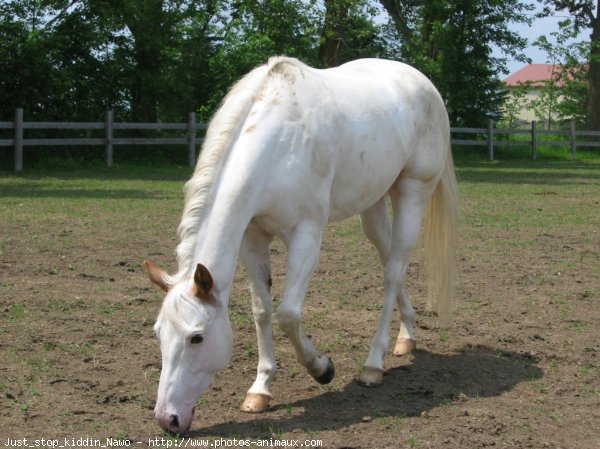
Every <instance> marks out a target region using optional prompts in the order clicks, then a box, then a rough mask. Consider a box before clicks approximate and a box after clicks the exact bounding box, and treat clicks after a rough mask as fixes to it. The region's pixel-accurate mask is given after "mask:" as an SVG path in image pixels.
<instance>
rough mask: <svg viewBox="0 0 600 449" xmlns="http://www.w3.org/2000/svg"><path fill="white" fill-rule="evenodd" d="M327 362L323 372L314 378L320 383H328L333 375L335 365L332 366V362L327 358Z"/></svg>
mask: <svg viewBox="0 0 600 449" xmlns="http://www.w3.org/2000/svg"><path fill="white" fill-rule="evenodd" d="M328 361H329V363H328V364H327V369H326V370H325V372H324V373H323V374H321V375H320V376H319V377H315V380H316V381H317V382H319V383H320V384H321V385H325V384H328V383H329V382H331V381H332V380H333V378H334V377H335V366H333V362H332V361H331V359H328Z"/></svg>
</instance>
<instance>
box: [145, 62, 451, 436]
mask: <svg viewBox="0 0 600 449" xmlns="http://www.w3.org/2000/svg"><path fill="white" fill-rule="evenodd" d="M387 198H389V200H390V201H389V202H390V203H391V206H392V210H393V219H390V214H389V210H388V207H387V203H386V201H387ZM428 204H429V205H430V206H429V218H428V220H427V230H426V254H427V258H428V260H429V262H431V264H430V267H429V269H430V271H431V274H432V275H433V276H432V283H431V287H432V288H431V289H430V290H431V291H432V295H430V298H431V297H433V305H435V306H436V309H437V312H438V314H439V316H440V317H441V319H443V320H447V319H448V313H449V309H450V301H451V296H452V293H453V288H454V273H455V261H454V257H455V240H456V237H455V235H456V232H455V231H456V215H457V188H456V178H455V174H454V166H453V162H452V157H451V153H450V143H449V125H448V116H447V113H446V110H445V107H444V103H443V101H442V99H441V98H440V95H439V94H438V92H437V91H436V89H435V88H434V86H433V85H432V84H431V83H430V82H429V80H428V79H427V78H426V77H425V76H423V75H422V74H421V73H419V72H418V71H417V70H415V69H413V68H411V67H409V66H407V65H404V64H401V63H398V62H392V61H385V60H377V59H365V60H358V61H354V62H350V63H348V64H345V65H343V66H341V67H339V68H334V69H328V70H316V69H313V68H310V67H308V66H306V65H304V64H302V63H301V62H299V61H297V60H295V59H290V58H272V59H271V60H269V62H268V64H266V65H264V66H261V67H258V68H256V69H254V70H253V71H252V72H250V73H249V74H248V75H246V76H245V77H244V78H243V79H242V80H241V81H239V82H238V83H237V84H236V85H235V86H234V87H233V89H232V90H231V92H230V93H229V94H228V95H227V97H226V98H225V100H224V102H223V104H222V106H221V108H220V109H219V111H218V112H217V113H216V115H215V116H214V118H213V120H212V121H211V123H210V126H209V128H208V131H207V135H206V139H205V142H204V146H203V149H202V152H201V154H200V158H199V161H198V164H197V167H196V170H195V172H194V175H193V176H192V178H191V179H190V180H189V181H188V182H187V184H186V186H185V207H184V211H183V217H182V219H181V224H180V226H179V237H180V244H179V245H178V247H177V259H178V263H179V272H178V273H177V274H175V275H173V276H169V275H168V274H166V273H165V272H164V271H162V270H161V269H160V268H158V267H157V266H156V265H155V264H154V263H152V262H150V261H146V262H145V265H146V268H147V270H148V273H149V277H150V279H151V281H152V282H153V283H155V284H157V285H158V286H160V287H161V288H162V289H163V290H164V291H165V292H167V294H166V297H165V299H164V302H163V304H162V308H161V310H160V313H159V315H158V319H157V321H156V325H155V331H156V335H157V337H158V339H159V341H160V347H161V352H162V372H161V375H160V382H159V387H158V397H157V401H156V408H155V414H156V419H157V420H158V422H159V424H160V425H161V426H162V427H163V428H164V429H166V430H168V431H171V432H186V431H187V430H188V429H189V428H190V426H191V423H192V420H193V417H194V410H195V405H196V402H197V400H198V398H199V396H200V395H201V394H202V393H203V392H204V391H205V390H206V389H207V387H208V386H209V384H210V382H211V381H212V379H213V377H214V375H215V373H216V372H217V371H220V370H222V369H224V368H225V367H226V366H227V365H228V363H229V360H230V356H231V348H232V330H231V324H230V321H229V316H228V310H227V309H228V298H229V292H230V289H231V286H232V282H233V278H234V273H235V269H236V260H237V258H238V255H239V256H240V259H241V261H242V263H243V265H244V267H245V269H246V271H247V274H248V277H249V280H250V285H251V291H252V311H253V315H254V320H255V324H256V333H257V338H258V352H259V361H258V368H257V375H256V380H255V382H254V384H253V385H252V387H251V388H250V389H249V390H248V393H247V395H246V399H245V401H244V403H243V405H242V410H244V411H247V412H254V413H257V412H263V411H265V410H266V409H267V408H268V405H269V401H270V399H271V383H272V381H273V377H274V375H275V368H276V363H275V356H274V352H273V340H272V332H271V317H272V298H271V294H270V286H271V274H270V261H269V245H270V243H271V241H272V239H273V237H274V236H278V237H280V238H281V239H283V241H284V242H285V244H286V246H287V275H286V285H285V291H284V294H283V297H282V299H281V305H280V306H279V309H278V320H279V326H280V327H281V329H282V330H283V331H284V332H285V334H286V335H287V336H288V338H289V339H290V341H291V342H292V345H293V346H294V348H295V350H296V354H297V358H298V361H299V362H300V363H301V364H302V365H303V366H304V367H305V368H306V369H307V370H308V372H309V373H310V375H311V376H312V377H314V378H315V379H316V380H317V381H318V382H320V383H328V382H330V381H331V380H332V379H333V376H334V368H333V364H332V362H331V360H330V359H329V358H328V357H326V356H324V355H322V354H321V353H320V352H319V351H317V350H316V349H315V347H314V346H313V345H312V343H311V342H310V340H309V339H307V338H306V336H305V335H304V333H303V332H302V329H301V325H300V318H301V315H302V303H303V300H304V295H305V293H306V290H307V287H308V284H309V281H310V278H311V276H312V274H313V271H314V269H315V267H316V265H317V261H318V258H319V252H320V246H321V238H322V236H323V230H324V229H325V227H326V225H327V223H328V222H329V221H331V220H341V219H344V218H346V217H350V216H352V215H355V214H360V217H361V222H362V228H363V230H364V233H365V234H366V235H367V237H368V238H369V239H370V240H371V242H373V244H374V245H375V247H376V248H377V251H378V253H379V257H380V259H381V263H382V265H383V267H384V269H385V271H384V273H385V293H384V305H383V309H382V311H381V318H380V320H379V325H378V328H377V331H376V332H375V336H374V337H373V340H372V343H371V346H370V350H369V354H368V356H367V359H366V361H365V364H364V368H363V371H362V373H361V375H360V378H359V380H360V381H361V382H362V383H363V384H365V385H377V384H380V383H381V381H382V376H383V373H384V366H383V359H384V355H385V352H386V350H387V347H388V340H389V338H388V337H389V328H390V321H391V318H392V313H393V309H394V307H395V306H396V305H398V308H399V311H400V321H401V323H400V334H399V335H398V339H397V342H396V346H395V350H394V353H395V354H397V355H402V354H406V353H408V352H410V351H411V350H412V349H413V348H414V347H415V344H416V338H415V332H414V320H415V313H414V311H413V308H412V306H411V304H410V301H409V298H408V295H407V292H406V288H405V282H404V281H405V274H406V267H407V263H408V258H409V253H410V252H411V250H412V248H413V246H414V245H415V242H416V240H417V237H418V234H419V230H420V225H421V221H422V217H423V215H424V211H425V208H426V206H427V205H428Z"/></svg>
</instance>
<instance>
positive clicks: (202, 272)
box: [194, 263, 213, 299]
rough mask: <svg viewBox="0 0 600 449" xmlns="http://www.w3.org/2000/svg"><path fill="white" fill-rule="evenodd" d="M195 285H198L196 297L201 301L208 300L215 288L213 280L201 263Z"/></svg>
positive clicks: (198, 266) (197, 267) (195, 276)
mask: <svg viewBox="0 0 600 449" xmlns="http://www.w3.org/2000/svg"><path fill="white" fill-rule="evenodd" d="M194 284H195V285H196V296H198V297H199V298H201V299H204V298H206V297H207V296H208V295H209V294H210V291H211V290H212V288H213V278H212V276H211V274H210V272H209V271H208V268H206V267H205V266H204V265H202V264H201V263H199V264H198V265H196V272H195V273H194Z"/></svg>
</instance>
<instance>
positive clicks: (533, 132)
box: [531, 120, 537, 161]
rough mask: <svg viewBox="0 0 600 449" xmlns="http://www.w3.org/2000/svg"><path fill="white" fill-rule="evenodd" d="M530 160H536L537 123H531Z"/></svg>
mask: <svg viewBox="0 0 600 449" xmlns="http://www.w3.org/2000/svg"><path fill="white" fill-rule="evenodd" d="M531 159H533V160H534V161H535V160H536V159H537V122H536V121H535V120H533V121H532V122H531Z"/></svg>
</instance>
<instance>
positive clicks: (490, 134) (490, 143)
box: [487, 119, 494, 161]
mask: <svg viewBox="0 0 600 449" xmlns="http://www.w3.org/2000/svg"><path fill="white" fill-rule="evenodd" d="M487 149H488V159H489V160H490V161H493V160H494V120H493V119H489V120H488V127H487Z"/></svg>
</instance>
